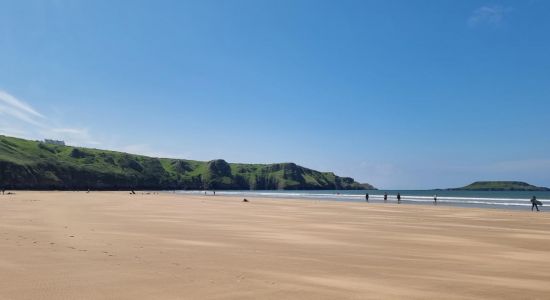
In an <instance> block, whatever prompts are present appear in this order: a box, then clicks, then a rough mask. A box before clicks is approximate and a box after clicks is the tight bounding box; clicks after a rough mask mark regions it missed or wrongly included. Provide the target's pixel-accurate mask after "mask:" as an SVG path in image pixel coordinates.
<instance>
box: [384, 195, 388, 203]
mask: <svg viewBox="0 0 550 300" xmlns="http://www.w3.org/2000/svg"><path fill="white" fill-rule="evenodd" d="M384 202H388V193H384Z"/></svg>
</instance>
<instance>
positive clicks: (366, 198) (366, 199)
mask: <svg viewBox="0 0 550 300" xmlns="http://www.w3.org/2000/svg"><path fill="white" fill-rule="evenodd" d="M365 201H366V202H369V193H366V194H365Z"/></svg>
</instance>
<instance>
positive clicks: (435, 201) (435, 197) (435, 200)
mask: <svg viewBox="0 0 550 300" xmlns="http://www.w3.org/2000/svg"><path fill="white" fill-rule="evenodd" d="M434 205H437V194H435V195H434Z"/></svg>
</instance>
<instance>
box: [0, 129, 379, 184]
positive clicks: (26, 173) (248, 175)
mask: <svg viewBox="0 0 550 300" xmlns="http://www.w3.org/2000/svg"><path fill="white" fill-rule="evenodd" d="M0 185H1V186H2V187H4V188H8V189H60V190H83V189H100V190H120V189H151V190H174V189H194V190H200V189H204V188H206V189H235V190H236V189H238V190H300V189H309V190H311V189H321V190H342V189H373V187H372V186H371V185H369V184H360V183H358V182H356V181H354V180H353V178H349V177H339V176H336V175H335V174H334V173H331V172H319V171H315V170H311V169H308V168H304V167H301V166H298V165H296V164H294V163H278V164H234V163H227V162H226V161H224V160H222V159H218V160H212V161H208V162H203V161H194V160H185V159H170V158H154V157H147V156H142V155H134V154H129V153H123V152H115V151H107V150H98V149H90V148H80V147H71V146H65V145H63V144H54V143H51V142H49V143H44V142H39V141H30V140H25V139H19V138H13V137H7V136H1V135H0Z"/></svg>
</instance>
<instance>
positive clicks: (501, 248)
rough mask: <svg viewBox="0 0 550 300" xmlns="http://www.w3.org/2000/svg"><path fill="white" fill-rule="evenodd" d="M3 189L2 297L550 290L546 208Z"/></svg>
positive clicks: (545, 293) (386, 295) (540, 293)
mask: <svg viewBox="0 0 550 300" xmlns="http://www.w3.org/2000/svg"><path fill="white" fill-rule="evenodd" d="M250 201H251V202H250V203H243V202H241V198H234V197H221V196H216V197H213V196H181V195H172V194H160V195H141V194H138V195H133V196H132V195H129V194H128V193H122V192H120V193H113V192H104V193H99V192H98V193H96V192H92V193H90V194H86V193H83V192H79V193H76V192H18V193H17V195H11V196H7V195H5V196H1V195H0V240H1V243H0V299H549V298H550V214H547V213H538V214H537V213H531V212H530V211H529V212H523V211H503V210H491V209H474V208H453V207H443V206H438V207H431V206H416V205H399V206H398V205H396V204H366V203H340V202H328V201H325V202H318V201H297V200H282V199H281V200H269V199H256V198H252V199H250Z"/></svg>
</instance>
